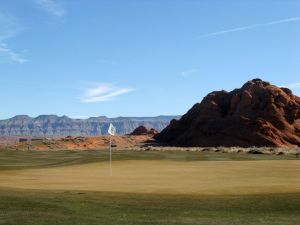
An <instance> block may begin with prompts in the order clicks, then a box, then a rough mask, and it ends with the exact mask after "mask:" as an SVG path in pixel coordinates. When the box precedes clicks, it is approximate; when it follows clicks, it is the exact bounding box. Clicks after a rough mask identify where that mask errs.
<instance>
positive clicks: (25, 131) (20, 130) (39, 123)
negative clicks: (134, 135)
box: [0, 115, 179, 137]
mask: <svg viewBox="0 0 300 225" xmlns="http://www.w3.org/2000/svg"><path fill="white" fill-rule="evenodd" d="M173 118H179V116H157V117H117V118H107V117H103V116H102V117H91V118H89V119H71V118H69V117H67V116H62V117H59V116H55V115H42V116H38V117H36V118H31V117H29V116H15V117H13V118H11V119H7V120H0V136H35V137H55V136H68V135H71V136H97V135H107V130H108V127H109V124H110V123H112V124H113V125H114V126H115V127H116V129H117V134H120V135H122V134H128V133H130V132H132V131H133V130H134V129H135V128H137V127H138V126H141V125H142V126H145V127H147V128H151V127H153V128H155V129H156V130H162V129H163V128H165V127H166V126H167V125H168V124H169V122H170V120H171V119H173Z"/></svg>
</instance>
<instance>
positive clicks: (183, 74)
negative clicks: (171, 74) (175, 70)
mask: <svg viewBox="0 0 300 225" xmlns="http://www.w3.org/2000/svg"><path fill="white" fill-rule="evenodd" d="M198 72H199V70H197V69H190V70H186V71H182V72H181V76H183V77H188V76H191V75H192V74H194V73H198Z"/></svg>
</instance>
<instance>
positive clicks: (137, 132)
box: [130, 126, 158, 135]
mask: <svg viewBox="0 0 300 225" xmlns="http://www.w3.org/2000/svg"><path fill="white" fill-rule="evenodd" d="M148 134H149V135H155V134H158V131H157V130H155V129H154V128H151V129H150V130H148V129H147V128H146V127H144V126H139V127H137V128H136V129H135V130H134V131H133V132H132V133H131V134H130V135H148Z"/></svg>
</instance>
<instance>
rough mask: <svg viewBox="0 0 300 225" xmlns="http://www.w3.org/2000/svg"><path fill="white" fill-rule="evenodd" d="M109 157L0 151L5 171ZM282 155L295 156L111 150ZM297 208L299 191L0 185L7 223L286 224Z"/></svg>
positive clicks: (296, 219) (0, 207) (0, 219)
mask: <svg viewBox="0 0 300 225" xmlns="http://www.w3.org/2000/svg"><path fill="white" fill-rule="evenodd" d="M107 158H108V154H107V152H103V151H85V152H70V151H59V152H7V151H1V152H0V170H2V171H3V172H5V171H10V170H12V169H24V168H45V167H47V168H48V167H53V168H57V167H59V166H62V165H63V166H65V165H74V164H84V163H87V162H96V161H105V160H107ZM286 158H288V159H294V158H295V156H276V155H271V156H268V155H249V154H222V153H193V152H168V153H165V152H115V153H114V159H115V160H129V159H130V160H132V159H134V160H138V159H142V160H157V159H161V160H163V159H165V160H175V161H180V162H182V161H195V160H205V161H206V160H208V161H215V160H216V161H218V160H259V159H264V160H266V159H270V160H273V159H286ZM274 163H276V161H274ZM258 175H260V174H258ZM262 175H264V174H262ZM295 176H296V174H295ZM0 178H1V176H0ZM179 182H180V181H179ZM299 211H300V194H299V193H286V194H260V195H215V196H205V195H196V194H195V195H171V194H170V195H166V194H165V195H161V194H131V193H116V192H114V193H108V192H88V191H54V190H52V191H50V190H48V191H39V190H18V189H15V190H14V189H3V188H2V189H0V224H5V225H13V224H22V225H50V224H51V225H55V224H59V225H64V224H70V225H77V224H91V225H93V224H206V225H210V224H222V225H227V224H228V225H229V224H230V225H231V224H244V225H247V224H260V225H264V224H274V225H275V224H278V225H282V224H284V225H289V224H300V216H299V215H300V214H299Z"/></svg>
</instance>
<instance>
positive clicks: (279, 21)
mask: <svg viewBox="0 0 300 225" xmlns="http://www.w3.org/2000/svg"><path fill="white" fill-rule="evenodd" d="M299 20H300V17H292V18H287V19H283V20H275V21H271V22H268V23H257V24H253V25H249V26H243V27H237V28H232V29H228V30H222V31H217V32H213V33H208V34H203V35H201V36H200V37H199V38H203V37H210V36H216V35H222V34H227V33H232V32H237V31H243V30H251V29H255V28H257V27H264V26H271V25H275V24H280V23H289V22H294V21H299Z"/></svg>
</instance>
